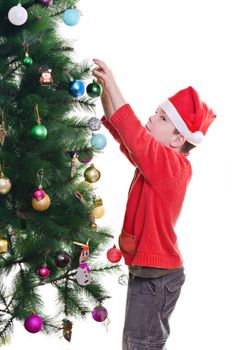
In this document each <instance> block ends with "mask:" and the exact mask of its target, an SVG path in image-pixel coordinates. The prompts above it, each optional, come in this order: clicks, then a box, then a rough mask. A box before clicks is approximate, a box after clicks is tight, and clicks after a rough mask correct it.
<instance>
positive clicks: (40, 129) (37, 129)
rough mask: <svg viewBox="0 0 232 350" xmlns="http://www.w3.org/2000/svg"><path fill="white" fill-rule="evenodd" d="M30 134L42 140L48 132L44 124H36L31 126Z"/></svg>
mask: <svg viewBox="0 0 232 350" xmlns="http://www.w3.org/2000/svg"><path fill="white" fill-rule="evenodd" d="M30 134H31V136H32V137H33V139H35V140H38V141H42V140H45V139H46V137H47V134H48V132H47V129H46V128H45V126H44V125H42V124H37V125H35V126H33V127H32V129H31V131H30Z"/></svg>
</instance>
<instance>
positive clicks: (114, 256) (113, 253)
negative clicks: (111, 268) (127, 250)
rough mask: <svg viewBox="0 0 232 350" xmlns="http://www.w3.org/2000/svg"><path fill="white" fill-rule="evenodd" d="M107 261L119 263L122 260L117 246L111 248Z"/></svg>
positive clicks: (107, 254)
mask: <svg viewBox="0 0 232 350" xmlns="http://www.w3.org/2000/svg"><path fill="white" fill-rule="evenodd" d="M106 256H107V259H108V260H109V261H110V262H112V263H117V262H119V261H120V260H121V258H122V253H121V250H120V249H118V248H116V245H114V246H113V247H112V248H110V249H109V250H108V251H107V253H106Z"/></svg>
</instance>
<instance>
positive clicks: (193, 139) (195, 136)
mask: <svg viewBox="0 0 232 350" xmlns="http://www.w3.org/2000/svg"><path fill="white" fill-rule="evenodd" d="M159 107H160V108H161V109H163V111H164V112H165V113H166V114H167V116H168V117H169V118H170V119H171V121H172V123H173V124H174V126H175V127H176V129H177V130H178V131H179V132H180V133H181V134H183V135H184V136H185V137H186V141H188V142H189V143H191V144H192V145H194V146H197V145H199V144H200V143H201V142H202V141H203V138H204V135H203V133H202V132H201V131H195V132H192V131H191V130H189V128H188V127H187V125H186V124H185V122H184V121H183V119H182V118H181V116H180V114H179V113H178V112H177V110H176V108H175V107H174V105H173V104H172V103H171V101H169V100H165V101H164V102H162V103H161V104H160V105H159Z"/></svg>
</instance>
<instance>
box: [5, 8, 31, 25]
mask: <svg viewBox="0 0 232 350" xmlns="http://www.w3.org/2000/svg"><path fill="white" fill-rule="evenodd" d="M27 18H28V13H27V10H26V9H25V8H24V7H23V6H22V5H21V4H20V3H19V4H18V5H16V6H13V7H11V9H10V10H9V12H8V19H9V21H10V22H11V23H12V24H14V25H15V26H21V25H22V24H24V23H25V22H26V21H27Z"/></svg>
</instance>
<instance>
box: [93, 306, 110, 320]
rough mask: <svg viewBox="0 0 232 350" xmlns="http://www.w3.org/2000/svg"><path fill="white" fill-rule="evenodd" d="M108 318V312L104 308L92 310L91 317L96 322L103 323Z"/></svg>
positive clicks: (99, 307)
mask: <svg viewBox="0 0 232 350" xmlns="http://www.w3.org/2000/svg"><path fill="white" fill-rule="evenodd" d="M107 316H108V312H107V310H106V308H105V307H103V306H101V305H99V306H96V307H95V308H94V309H93V310H92V317H93V319H94V320H95V321H97V322H103V321H105V319H106V318H107Z"/></svg>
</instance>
